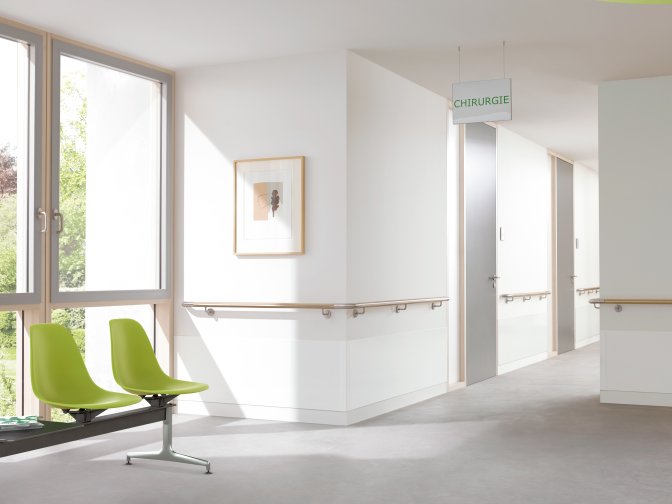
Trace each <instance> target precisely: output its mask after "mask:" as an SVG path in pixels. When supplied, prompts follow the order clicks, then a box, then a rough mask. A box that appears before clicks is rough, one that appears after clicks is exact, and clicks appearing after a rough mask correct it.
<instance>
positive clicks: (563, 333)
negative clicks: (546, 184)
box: [556, 159, 576, 354]
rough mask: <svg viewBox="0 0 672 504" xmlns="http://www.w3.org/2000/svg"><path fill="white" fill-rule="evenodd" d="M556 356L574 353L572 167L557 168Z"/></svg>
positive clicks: (559, 162)
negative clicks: (571, 351) (557, 354)
mask: <svg viewBox="0 0 672 504" xmlns="http://www.w3.org/2000/svg"><path fill="white" fill-rule="evenodd" d="M556 167H557V170H556V191H557V198H556V201H557V219H558V221H557V244H558V250H557V264H558V266H557V275H558V279H557V300H558V353H559V354H561V353H565V352H569V351H570V350H574V346H575V345H574V289H575V287H574V283H575V282H574V279H575V278H576V277H575V276H574V246H575V245H574V166H573V165H572V164H570V163H568V162H567V161H563V160H562V159H558V160H557V164H556Z"/></svg>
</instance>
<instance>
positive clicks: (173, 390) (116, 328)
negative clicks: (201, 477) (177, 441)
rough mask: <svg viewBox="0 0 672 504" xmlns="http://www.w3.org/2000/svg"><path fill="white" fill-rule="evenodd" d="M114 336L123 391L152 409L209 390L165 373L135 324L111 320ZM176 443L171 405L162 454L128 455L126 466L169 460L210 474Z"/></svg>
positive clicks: (117, 373)
mask: <svg viewBox="0 0 672 504" xmlns="http://www.w3.org/2000/svg"><path fill="white" fill-rule="evenodd" d="M110 335H111V339H112V372H113V373H114V379H115V380H116V381H117V383H118V384H119V385H120V386H121V388H123V389H124V390H126V391H128V392H131V393H133V394H137V395H139V396H141V397H142V398H143V399H145V400H146V401H147V402H148V403H149V404H151V405H152V406H164V405H167V404H168V402H169V401H171V400H172V399H174V398H175V397H177V396H178V395H181V394H192V393H195V392H201V391H203V390H206V389H207V388H208V386H207V385H206V384H204V383H197V382H190V381H184V380H177V379H175V378H171V377H170V376H168V375H167V374H166V373H164V372H163V370H162V369H161V367H160V366H159V363H158V362H157V360H156V356H155V355H154V350H153V349H152V345H151V344H150V342H149V339H148V338H147V334H146V333H145V330H144V329H143V328H142V326H141V325H140V324H139V323H138V322H136V321H135V320H132V319H114V320H110ZM172 439H173V412H172V406H171V405H168V408H166V419H165V420H164V422H163V446H162V448H161V450H160V451H158V452H133V453H128V454H126V463H128V464H130V463H131V459H132V458H140V459H151V460H166V461H172V462H182V463H186V464H195V465H200V466H205V467H206V472H207V473H210V462H208V461H207V460H202V459H198V458H195V457H190V456H188V455H183V454H181V453H177V452H175V451H174V450H173V448H172Z"/></svg>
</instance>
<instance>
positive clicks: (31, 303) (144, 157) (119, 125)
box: [0, 21, 173, 418]
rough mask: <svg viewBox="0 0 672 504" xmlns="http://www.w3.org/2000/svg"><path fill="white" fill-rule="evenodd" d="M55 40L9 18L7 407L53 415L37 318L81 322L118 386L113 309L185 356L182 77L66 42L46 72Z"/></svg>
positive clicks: (81, 336) (96, 366)
mask: <svg viewBox="0 0 672 504" xmlns="http://www.w3.org/2000/svg"><path fill="white" fill-rule="evenodd" d="M46 39H47V37H46V34H44V33H42V32H39V31H34V32H33V31H30V29H23V28H18V27H16V26H14V25H13V24H10V23H3V22H2V21H0V76H1V78H0V415H6V414H23V415H27V414H38V413H39V414H42V415H48V414H49V412H48V408H46V406H45V405H43V404H39V401H38V400H37V398H35V397H34V395H33V394H32V390H31V384H30V372H29V354H30V352H29V349H28V348H26V346H25V345H27V343H28V342H29V338H28V337H27V336H28V330H29V328H30V326H31V324H34V323H40V322H47V321H53V322H57V323H61V324H63V325H65V326H66V327H69V328H70V329H71V330H72V331H73V333H74V336H75V340H76V341H77V343H78V345H79V347H80V349H81V351H82V354H83V355H84V356H85V361H86V363H87V366H88V368H89V370H90V372H91V373H92V376H93V378H94V380H95V381H96V382H97V383H99V384H100V385H101V386H103V387H106V388H110V389H113V390H114V389H117V385H116V383H114V380H113V378H112V374H111V364H110V354H109V327H108V321H109V320H110V319H111V318H122V317H124V318H125V317H128V318H135V319H136V320H138V321H139V322H140V323H141V324H142V325H143V327H145V330H146V331H147V334H148V335H149V336H150V339H151V340H152V342H153V343H154V348H155V350H156V351H157V355H158V357H159V360H160V362H161V363H162V365H163V366H164V369H166V370H167V371H170V369H171V366H172V359H171V336H170V334H171V331H172V327H171V323H172V320H171V310H172V302H171V299H170V297H171V276H170V265H171V256H170V251H171V246H170V244H171V240H172V222H171V212H172V198H171V195H172V92H173V91H172V86H173V83H172V76H171V75H170V74H169V73H165V72H161V71H159V70H155V69H153V68H150V67H146V66H143V65H140V64H136V63H133V62H129V61H127V60H124V59H120V58H116V57H113V56H110V55H107V54H103V53H99V52H96V51H93V50H91V49H84V48H82V47H79V46H77V45H73V44H70V43H66V42H64V41H60V40H57V39H56V38H51V39H50V41H51V48H50V51H51V56H52V58H51V60H50V65H51V66H50V67H49V68H47V67H46V65H45V47H44V46H45V40H46ZM45 72H46V74H48V75H50V76H51V77H52V78H51V79H50V86H51V87H50V89H48V90H47V91H46V92H48V93H50V96H51V100H50V107H51V109H50V112H51V114H50V116H51V117H50V122H49V123H46V124H45V120H44V118H45V116H46V112H47V111H46V106H45V103H44V99H43V95H44V94H46V93H45V89H44V75H45ZM43 130H45V131H46V132H47V138H48V139H49V140H50V142H49V147H50V152H49V154H50V155H49V161H48V164H47V163H46V162H45V160H44V156H43V150H44V145H46V143H47V142H46V139H45V138H43V135H42V131H43ZM43 167H44V169H45V170H46V171H47V173H46V174H45V173H44V170H43ZM43 178H44V180H49V181H50V184H51V185H50V186H49V187H48V188H47V187H45V186H44V185H43V183H42V180H43ZM47 193H49V194H50V195H51V198H50V200H51V206H50V207H49V208H47V207H46V203H45V202H46V200H47V197H46V196H47ZM46 250H49V251H50V255H49V256H48V257H46V256H45V254H44V253H43V251H46ZM47 278H49V280H50V290H49V292H45V289H43V288H42V286H43V285H45V283H46V279H47ZM92 305H95V307H94V306H92ZM59 418H60V417H59Z"/></svg>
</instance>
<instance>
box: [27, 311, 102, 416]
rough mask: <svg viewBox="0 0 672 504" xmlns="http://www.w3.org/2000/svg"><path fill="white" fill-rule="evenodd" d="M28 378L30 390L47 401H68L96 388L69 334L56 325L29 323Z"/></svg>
mask: <svg viewBox="0 0 672 504" xmlns="http://www.w3.org/2000/svg"><path fill="white" fill-rule="evenodd" d="M30 378H31V382H32V386H33V392H34V393H35V395H36V396H37V398H38V399H40V400H41V401H42V402H45V403H47V404H52V403H64V402H69V401H71V400H72V398H73V397H80V396H82V395H83V394H84V395H86V394H88V393H89V392H91V391H92V390H96V389H98V386H97V385H96V384H95V383H94V381H93V380H92V379H91V375H89V372H88V370H87V369H86V366H85V365H84V359H82V355H81V354H80V353H79V349H78V348H77V344H76V343H75V340H74V338H73V337H72V334H71V333H70V331H69V330H68V329H66V328H65V327H63V326H62V325H59V324H33V325H31V326H30Z"/></svg>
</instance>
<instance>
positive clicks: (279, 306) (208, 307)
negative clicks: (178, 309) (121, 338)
mask: <svg viewBox="0 0 672 504" xmlns="http://www.w3.org/2000/svg"><path fill="white" fill-rule="evenodd" d="M447 301H450V299H449V298H447V297H435V298H414V299H395V300H392V301H368V302H364V303H240V302H228V301H227V302H219V301H217V302H205V301H203V302H184V303H182V306H183V307H184V308H204V309H205V312H206V313H207V314H208V315H210V316H213V315H214V314H215V308H235V309H267V310H284V309H308V310H322V315H324V317H325V318H329V317H331V313H332V310H352V315H353V317H358V316H359V315H363V314H364V313H365V312H366V309H367V308H379V307H382V306H394V307H395V310H394V311H395V312H396V313H399V312H401V311H404V310H405V309H406V306H407V305H409V304H430V305H431V308H432V310H434V309H435V308H440V307H441V306H442V305H443V303H444V302H447Z"/></svg>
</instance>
